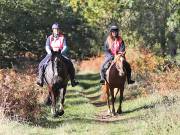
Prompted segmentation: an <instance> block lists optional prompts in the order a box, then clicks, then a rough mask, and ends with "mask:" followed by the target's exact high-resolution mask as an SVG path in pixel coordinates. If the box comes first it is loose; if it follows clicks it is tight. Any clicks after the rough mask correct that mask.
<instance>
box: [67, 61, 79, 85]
mask: <svg viewBox="0 0 180 135" xmlns="http://www.w3.org/2000/svg"><path fill="white" fill-rule="evenodd" d="M68 73H69V77H70V80H71V86H72V87H74V86H76V85H78V84H79V82H78V81H76V80H75V69H74V66H73V64H72V63H71V64H69V68H68Z"/></svg>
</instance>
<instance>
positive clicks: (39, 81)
mask: <svg viewBox="0 0 180 135" xmlns="http://www.w3.org/2000/svg"><path fill="white" fill-rule="evenodd" d="M43 74H44V69H43V67H42V68H39V76H38V78H37V84H38V85H39V86H41V87H43Z"/></svg>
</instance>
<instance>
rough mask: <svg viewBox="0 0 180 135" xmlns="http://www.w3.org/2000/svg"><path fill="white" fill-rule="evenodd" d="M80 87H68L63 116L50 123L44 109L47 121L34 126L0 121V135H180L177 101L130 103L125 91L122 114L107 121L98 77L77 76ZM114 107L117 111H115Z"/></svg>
mask: <svg viewBox="0 0 180 135" xmlns="http://www.w3.org/2000/svg"><path fill="white" fill-rule="evenodd" d="M78 79H79V80H80V85H79V86H77V87H75V88H72V87H70V86H69V87H68V90H67V94H66V100H65V114H64V115H63V116H62V117H61V118H57V119H53V118H51V115H50V113H49V112H50V109H49V108H48V107H45V109H46V112H48V113H47V115H46V119H44V120H42V121H40V124H39V125H37V126H34V125H28V124H20V123H18V122H12V121H8V120H0V124H1V128H0V135H71V134H72V135H116V134H117V135H121V134H122V135H146V134H147V135H149V134H152V135H153V134H154V135H156V134H162V135H165V134H171V135H172V134H174V135H176V134H177V133H178V132H179V133H180V113H179V112H180V107H179V105H180V98H179V97H178V96H174V94H173V95H170V96H169V97H161V96H159V95H157V94H153V95H149V96H147V97H141V96H139V97H138V98H134V99H129V98H127V97H130V96H131V95H130V94H131V93H133V90H132V92H130V91H129V89H127V90H125V91H126V92H125V101H124V102H123V105H122V109H123V114H122V115H118V116H114V117H109V116H107V115H106V110H107V106H106V104H105V103H102V102H100V101H99V96H100V92H101V91H100V85H99V74H96V73H91V74H90V73H89V74H88V73H79V74H78ZM117 105H118V104H117V103H116V108H117Z"/></svg>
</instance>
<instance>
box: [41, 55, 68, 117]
mask: <svg viewBox="0 0 180 135" xmlns="http://www.w3.org/2000/svg"><path fill="white" fill-rule="evenodd" d="M62 57H63V56H62V55H61V54H60V53H59V52H53V53H52V56H51V59H50V61H49V62H48V64H47V66H46V68H45V72H44V82H45V83H46V84H47V86H48V90H49V94H50V98H51V113H52V115H53V117H57V116H58V115H60V116H61V115H63V114H64V100H65V94H66V88H67V85H68V81H69V76H68V71H67V68H66V65H65V63H64V62H63V58H62Z"/></svg>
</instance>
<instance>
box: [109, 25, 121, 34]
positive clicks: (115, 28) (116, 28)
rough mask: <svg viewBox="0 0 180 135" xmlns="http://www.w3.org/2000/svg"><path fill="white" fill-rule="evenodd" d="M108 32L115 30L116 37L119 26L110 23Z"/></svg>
mask: <svg viewBox="0 0 180 135" xmlns="http://www.w3.org/2000/svg"><path fill="white" fill-rule="evenodd" d="M110 32H115V37H118V36H119V28H118V26H116V25H112V26H111V27H110Z"/></svg>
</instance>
